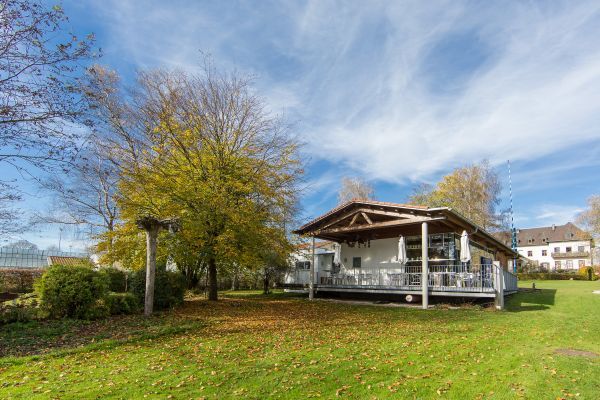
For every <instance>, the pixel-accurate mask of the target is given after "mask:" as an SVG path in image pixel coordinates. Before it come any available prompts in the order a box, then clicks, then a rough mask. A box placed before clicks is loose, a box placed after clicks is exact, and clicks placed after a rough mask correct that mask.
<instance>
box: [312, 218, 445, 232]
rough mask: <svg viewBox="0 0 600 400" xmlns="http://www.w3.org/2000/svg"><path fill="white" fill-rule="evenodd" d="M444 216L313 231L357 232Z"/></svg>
mask: <svg viewBox="0 0 600 400" xmlns="http://www.w3.org/2000/svg"><path fill="white" fill-rule="evenodd" d="M445 218H446V217H436V218H432V217H412V218H410V219H409V218H407V219H398V220H394V221H383V222H375V223H372V224H371V225H357V226H347V227H342V228H330V229H320V230H316V231H314V234H315V235H320V234H324V235H327V234H331V233H345V232H357V231H364V230H374V229H377V228H387V227H395V226H402V225H411V224H419V223H422V222H429V221H439V220H442V219H445Z"/></svg>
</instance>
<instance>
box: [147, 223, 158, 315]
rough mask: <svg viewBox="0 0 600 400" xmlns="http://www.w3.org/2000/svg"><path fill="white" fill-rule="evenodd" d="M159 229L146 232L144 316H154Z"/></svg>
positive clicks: (150, 229) (155, 228)
mask: <svg viewBox="0 0 600 400" xmlns="http://www.w3.org/2000/svg"><path fill="white" fill-rule="evenodd" d="M157 237H158V227H154V226H152V227H149V228H148V229H147V230H146V297H145V299H144V315H146V316H148V315H151V314H152V311H153V309H154V277H155V275H156V239H157Z"/></svg>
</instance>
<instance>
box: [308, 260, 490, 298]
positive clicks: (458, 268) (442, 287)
mask: <svg viewBox="0 0 600 400" xmlns="http://www.w3.org/2000/svg"><path fill="white" fill-rule="evenodd" d="M493 268H495V266H494V265H492V264H483V265H482V264H461V265H430V266H429V274H428V282H427V284H428V287H429V289H430V290H431V291H440V292H443V291H453V292H493V291H494V279H493ZM421 279H422V274H421V266H420V265H419V266H400V265H398V266H394V267H388V266H386V267H381V266H379V267H363V268H353V269H345V270H343V271H340V272H339V273H330V272H321V273H318V274H317V284H318V285H320V286H339V287H356V288H387V289H398V290H414V291H419V290H421Z"/></svg>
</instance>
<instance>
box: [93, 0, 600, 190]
mask: <svg viewBox="0 0 600 400" xmlns="http://www.w3.org/2000/svg"><path fill="white" fill-rule="evenodd" d="M96 10H97V11H98V14H99V15H100V16H101V18H102V19H103V21H105V22H104V23H105V25H106V28H107V35H106V37H107V43H106V44H103V45H104V46H105V47H106V52H107V59H108V60H112V61H115V60H120V61H122V59H123V57H126V58H127V62H130V63H132V64H134V65H136V66H141V67H144V66H156V65H162V66H165V65H166V66H179V67H182V68H196V66H197V65H198V62H199V61H200V60H201V56H200V54H199V50H204V51H207V52H210V53H212V54H213V55H214V57H215V59H216V61H217V63H218V64H219V65H221V66H224V67H229V68H231V67H234V68H238V69H241V70H243V71H245V72H250V73H255V74H257V76H258V80H257V83H258V85H259V90H260V91H261V93H262V94H263V95H264V96H265V98H266V99H267V100H268V101H269V103H270V105H271V109H272V110H274V111H276V112H279V111H282V110H283V111H285V112H286V114H288V115H291V116H292V119H293V120H294V121H293V122H296V120H299V121H300V122H299V123H298V124H297V125H296V129H297V130H298V131H300V132H299V134H300V135H301V136H302V137H303V138H305V139H306V140H307V142H308V148H307V152H308V153H310V154H311V155H312V156H313V158H314V159H315V160H319V159H324V160H328V161H331V162H333V163H335V164H337V165H338V166H339V169H340V170H344V171H345V172H346V173H348V172H349V173H352V172H354V173H358V174H361V175H365V176H366V177H367V178H371V179H375V180H382V181H388V182H392V183H403V182H407V181H414V180H421V179H427V178H428V177H431V175H432V174H435V173H438V172H440V171H444V170H448V169H450V168H452V167H454V166H456V165H459V164H463V163H465V162H469V161H477V160H480V159H482V158H488V159H490V160H491V161H492V163H496V164H498V163H501V162H504V161H505V160H506V159H507V158H511V159H513V160H528V159H531V158H540V157H543V156H545V155H548V154H552V153H555V152H557V151H559V150H564V149H568V148H569V147H571V146H574V145H577V144H581V143H584V142H589V141H594V140H595V141H597V140H598V139H599V138H600V132H599V128H598V126H600V112H599V111H600V41H598V40H597V38H598V37H600V11H599V10H600V4H598V3H597V2H593V1H590V2H578V3H549V2H541V3H534V2H531V3H519V2H514V3H503V4H502V5H499V4H497V3H491V2H489V3H488V2H483V3H479V4H475V3H463V2H456V1H448V2H436V3H431V2H418V1H414V2H413V1H407V2H401V3H400V2H373V3H369V4H366V3H364V2H335V1H322V0H314V1H308V2H307V3H304V4H303V5H301V4H299V3H293V2H288V3H280V2H260V3H252V4H250V3H236V5H232V4H228V3H223V4H220V5H218V4H217V3H213V4H206V3H203V4H199V3H194V2H175V3H163V2H158V1H155V2H150V3H146V2H144V3H141V2H135V1H116V0H114V1H108V2H107V1H102V2H98V3H96Z"/></svg>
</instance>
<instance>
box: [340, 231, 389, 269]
mask: <svg viewBox="0 0 600 400" xmlns="http://www.w3.org/2000/svg"><path fill="white" fill-rule="evenodd" d="M397 255H398V238H390V239H378V240H372V241H371V247H364V246H361V247H360V248H359V247H358V245H357V246H355V247H350V246H348V245H347V244H345V243H344V244H342V250H341V262H342V266H343V267H344V268H346V269H352V257H361V263H362V264H361V268H363V269H370V268H379V267H382V268H383V267H395V266H397V264H396V265H393V264H392V263H393V262H395V261H396V256H397Z"/></svg>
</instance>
